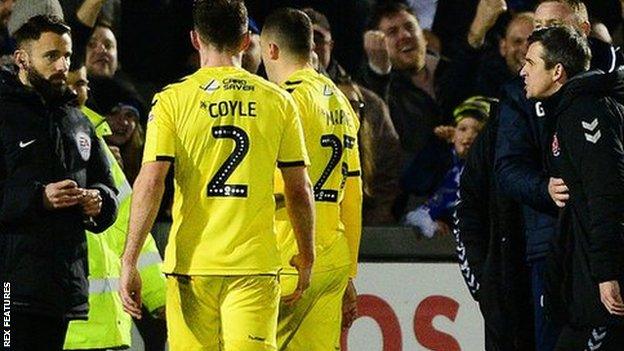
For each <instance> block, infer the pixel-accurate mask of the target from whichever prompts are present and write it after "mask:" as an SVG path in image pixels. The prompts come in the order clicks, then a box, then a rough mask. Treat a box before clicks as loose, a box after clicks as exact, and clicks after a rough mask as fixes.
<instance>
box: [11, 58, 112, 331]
mask: <svg viewBox="0 0 624 351" xmlns="http://www.w3.org/2000/svg"><path fill="white" fill-rule="evenodd" d="M72 98H73V96H71V95H66V96H63V97H60V98H59V99H57V101H56V102H54V103H50V102H45V101H44V100H43V98H42V97H41V95H39V94H38V93H37V92H35V91H34V90H33V89H31V88H28V87H26V86H24V85H23V84H22V83H21V82H20V81H19V80H18V79H17V77H16V76H15V75H14V74H12V73H11V72H8V71H6V70H1V71H0V106H2V108H0V277H1V278H0V279H1V280H2V281H3V282H8V283H10V284H11V285H10V286H11V310H12V311H21V312H28V313H34V314H45V315H49V316H54V317H65V318H68V319H80V318H83V319H86V317H87V311H88V299H87V297H88V282H87V275H88V268H87V242H86V236H85V230H89V231H91V232H96V233H100V232H102V231H104V230H105V229H106V228H108V227H109V226H110V225H111V224H112V223H113V222H114V220H115V217H116V213H117V199H116V190H115V188H114V185H113V184H114V183H113V179H112V176H111V172H110V168H109V163H108V161H107V158H106V156H105V154H104V152H103V150H102V149H101V148H100V144H99V143H98V142H97V138H96V136H95V132H94V130H93V127H92V126H91V124H90V122H89V121H88V120H87V119H86V117H84V115H83V114H82V113H81V112H80V111H79V110H78V109H77V108H75V107H72V106H70V105H69V104H68V102H69V100H71V99H72ZM65 179H72V180H74V181H75V182H76V183H77V184H78V186H79V187H81V188H91V189H98V190H99V191H100V195H101V197H102V210H101V212H100V214H99V215H98V216H97V217H95V218H92V220H90V221H88V220H86V219H85V218H84V215H83V214H82V211H81V209H80V208H79V206H77V205H76V206H73V207H69V208H65V209H58V210H47V209H45V208H44V206H43V192H44V186H45V185H46V184H49V183H55V182H59V181H62V180H65Z"/></svg>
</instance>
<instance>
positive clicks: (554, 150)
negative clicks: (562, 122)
mask: <svg viewBox="0 0 624 351" xmlns="http://www.w3.org/2000/svg"><path fill="white" fill-rule="evenodd" d="M551 148H552V154H553V156H555V157H559V155H561V149H560V148H559V139H557V133H555V135H553V140H552V145H551Z"/></svg>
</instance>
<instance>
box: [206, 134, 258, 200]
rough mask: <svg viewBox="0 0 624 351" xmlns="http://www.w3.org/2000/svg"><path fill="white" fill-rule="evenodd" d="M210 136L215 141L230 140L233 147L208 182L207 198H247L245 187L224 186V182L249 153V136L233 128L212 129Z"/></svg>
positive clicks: (242, 185)
mask: <svg viewBox="0 0 624 351" xmlns="http://www.w3.org/2000/svg"><path fill="white" fill-rule="evenodd" d="M212 136H213V137H215V138H216V139H232V140H234V143H235V145H234V150H233V151H232V153H231V154H230V156H229V157H228V158H227V159H226V160H225V162H223V164H222V165H221V167H220V168H219V170H218V171H217V173H216V174H215V175H214V177H212V179H211V180H210V182H208V196H209V197H247V185H244V184H226V182H227V180H228V179H229V178H230V176H231V175H232V173H234V170H235V169H236V167H238V165H240V163H241V162H242V161H243V158H245V156H246V155H247V153H248V152H249V136H248V135H247V133H245V131H244V130H242V129H241V128H238V127H235V126H219V127H213V128H212Z"/></svg>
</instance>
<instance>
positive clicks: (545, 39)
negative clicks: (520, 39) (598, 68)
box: [529, 26, 591, 77]
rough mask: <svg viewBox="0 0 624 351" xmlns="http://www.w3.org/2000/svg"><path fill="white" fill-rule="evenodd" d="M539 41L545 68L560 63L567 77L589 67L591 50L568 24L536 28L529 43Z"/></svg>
mask: <svg viewBox="0 0 624 351" xmlns="http://www.w3.org/2000/svg"><path fill="white" fill-rule="evenodd" d="M538 42H539V43H541V44H542V47H543V48H544V53H543V54H542V59H543V60H544V63H545V67H546V69H552V68H553V67H555V65H556V64H558V63H560V64H561V65H562V66H563V68H564V69H565V71H566V75H567V76H568V77H572V76H574V75H576V74H578V73H581V72H583V71H586V70H588V69H589V63H590V61H591V51H590V49H589V45H588V44H587V39H585V37H584V36H583V35H582V34H580V33H579V32H577V31H576V30H575V29H572V28H570V27H568V26H556V27H548V28H544V29H540V30H536V31H534V32H533V34H531V36H529V45H531V44H533V43H538Z"/></svg>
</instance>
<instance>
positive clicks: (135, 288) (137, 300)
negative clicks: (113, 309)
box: [119, 263, 142, 319]
mask: <svg viewBox="0 0 624 351" xmlns="http://www.w3.org/2000/svg"><path fill="white" fill-rule="evenodd" d="M119 285H120V286H119V297H120V298H121V303H122V304H123V309H124V311H126V313H128V314H129V315H131V316H132V317H134V318H137V319H141V306H142V304H141V275H140V274H139V271H138V270H137V268H136V265H130V264H126V263H123V264H122V266H121V277H120V278H119Z"/></svg>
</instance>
